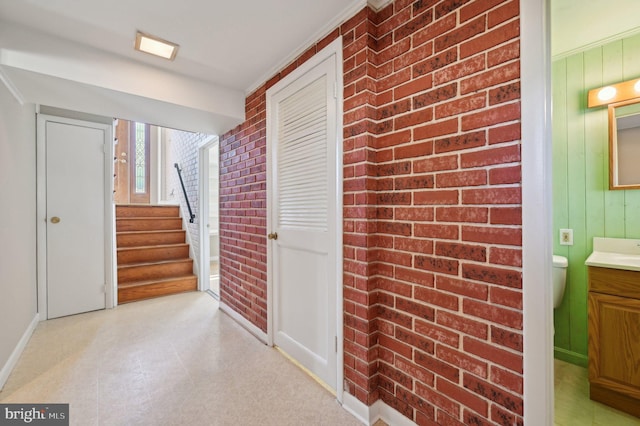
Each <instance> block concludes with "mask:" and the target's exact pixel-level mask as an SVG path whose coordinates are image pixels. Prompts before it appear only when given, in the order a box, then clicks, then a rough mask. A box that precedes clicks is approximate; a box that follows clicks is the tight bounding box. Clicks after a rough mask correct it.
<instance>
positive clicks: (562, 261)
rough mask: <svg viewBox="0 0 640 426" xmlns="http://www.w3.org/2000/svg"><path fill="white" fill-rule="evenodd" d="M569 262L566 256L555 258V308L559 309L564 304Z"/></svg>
mask: <svg viewBox="0 0 640 426" xmlns="http://www.w3.org/2000/svg"><path fill="white" fill-rule="evenodd" d="M568 266H569V261H568V260H567V258H566V257H564V256H556V255H554V256H553V307H554V308H557V307H558V306H560V304H561V303H562V298H563V297H564V291H565V287H566V285H567V267H568Z"/></svg>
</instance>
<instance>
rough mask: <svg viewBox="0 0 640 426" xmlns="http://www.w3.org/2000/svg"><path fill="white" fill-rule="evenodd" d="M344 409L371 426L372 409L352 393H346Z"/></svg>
mask: <svg viewBox="0 0 640 426" xmlns="http://www.w3.org/2000/svg"><path fill="white" fill-rule="evenodd" d="M342 408H344V409H345V410H346V411H347V412H349V413H350V414H351V415H352V416H353V417H355V418H356V419H358V420H359V421H360V422H362V423H363V424H365V425H369V424H371V423H370V420H369V416H370V407H367V405H366V404H365V403H364V402H362V401H360V400H359V399H358V398H356V397H355V396H353V395H351V394H350V393H347V392H344V394H343V397H342Z"/></svg>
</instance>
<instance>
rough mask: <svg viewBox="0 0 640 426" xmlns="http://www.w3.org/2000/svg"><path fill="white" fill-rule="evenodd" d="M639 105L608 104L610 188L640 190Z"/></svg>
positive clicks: (633, 103) (635, 101)
mask: <svg viewBox="0 0 640 426" xmlns="http://www.w3.org/2000/svg"><path fill="white" fill-rule="evenodd" d="M639 164H640V102H639V101H638V99H634V100H632V101H626V102H618V103H614V104H609V188H610V189H640V165H639Z"/></svg>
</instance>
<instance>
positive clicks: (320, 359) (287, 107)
mask: <svg viewBox="0 0 640 426" xmlns="http://www.w3.org/2000/svg"><path fill="white" fill-rule="evenodd" d="M335 70H336V57H335V55H333V56H330V57H329V58H328V59H326V60H324V62H322V63H320V64H319V65H317V66H316V67H314V68H313V69H312V70H310V71H308V72H306V73H305V74H304V75H302V76H301V77H299V78H297V79H295V80H294V81H292V82H291V83H289V84H287V85H284V84H281V85H279V86H274V88H275V90H274V91H272V92H270V93H269V94H268V97H269V101H268V108H269V111H268V117H269V118H268V126H269V156H270V175H269V176H270V179H271V184H270V190H269V195H268V198H269V199H270V212H269V229H270V233H271V235H270V238H271V244H270V246H269V250H270V253H271V254H270V258H271V264H270V266H271V272H270V278H271V283H272V288H273V302H272V303H273V310H272V311H273V319H272V321H273V323H272V324H273V341H274V344H275V345H277V346H279V347H280V348H281V349H282V350H284V351H285V352H286V353H287V354H289V355H290V356H292V357H293V358H294V359H296V360H297V361H298V362H300V363H301V364H302V365H303V366H304V367H306V368H307V369H309V370H310V371H311V372H312V373H314V374H315V375H316V376H318V377H319V378H320V379H321V380H323V381H324V382H325V383H326V384H327V385H329V386H330V387H331V388H333V389H336V384H337V383H336V382H337V379H336V377H337V375H336V368H337V344H336V341H337V335H338V333H337V325H336V324H337V323H336V317H337V311H336V304H337V303H336V270H337V269H336V268H337V263H338V262H339V261H340V260H339V259H338V258H337V248H336V229H337V224H336V222H337V219H336V209H337V207H336V191H337V189H336V181H337V173H336V172H337V166H336V164H337V161H336V160H337V158H336V156H337V154H336V153H337V147H336V145H337V134H336V128H337V124H336V121H335V120H336V111H337V110H336V103H337V100H336V97H335V95H334V87H335V81H336V71H335ZM285 83H286V80H285ZM276 234H277V238H276Z"/></svg>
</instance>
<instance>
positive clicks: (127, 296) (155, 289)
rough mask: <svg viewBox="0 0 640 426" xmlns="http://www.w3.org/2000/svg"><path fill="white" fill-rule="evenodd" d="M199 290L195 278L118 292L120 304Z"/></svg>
mask: <svg viewBox="0 0 640 426" xmlns="http://www.w3.org/2000/svg"><path fill="white" fill-rule="evenodd" d="M197 289H198V281H197V279H196V278H195V277H193V278H185V279H181V280H176V281H173V282H170V283H157V284H147V285H144V286H139V287H131V288H123V289H119V290H118V303H127V302H134V301H136V300H143V299H150V298H153V297H159V296H166V295H169V294H176V293H183V292H185V291H195V290H197Z"/></svg>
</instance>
